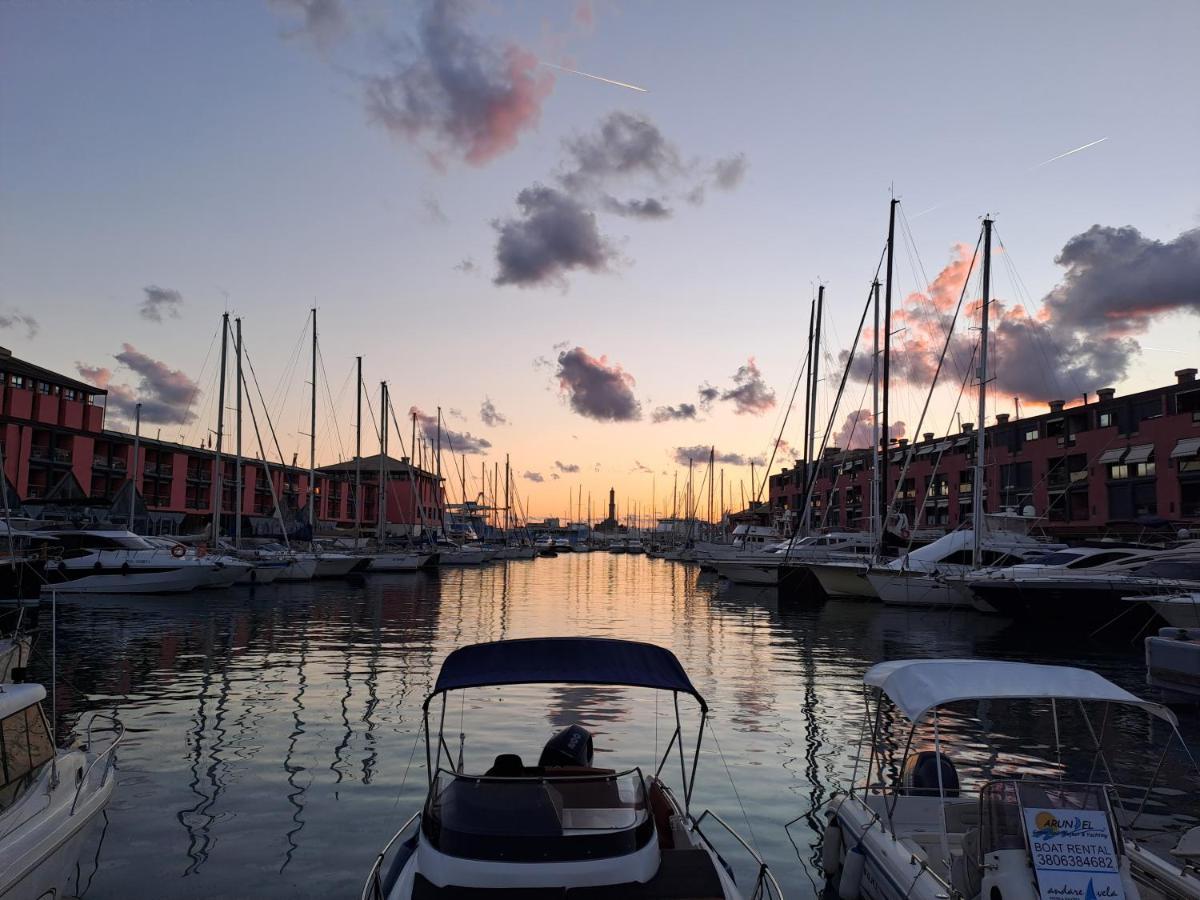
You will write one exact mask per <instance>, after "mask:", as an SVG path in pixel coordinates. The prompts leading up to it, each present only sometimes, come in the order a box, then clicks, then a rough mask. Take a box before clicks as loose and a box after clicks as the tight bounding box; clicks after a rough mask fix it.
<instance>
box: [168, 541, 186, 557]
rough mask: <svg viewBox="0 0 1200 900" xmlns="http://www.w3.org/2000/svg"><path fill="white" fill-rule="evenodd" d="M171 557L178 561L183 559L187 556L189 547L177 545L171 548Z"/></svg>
mask: <svg viewBox="0 0 1200 900" xmlns="http://www.w3.org/2000/svg"><path fill="white" fill-rule="evenodd" d="M171 555H172V556H173V557H175V558H176V559H183V558H184V557H185V556H187V547H185V546H183V544H176V545H175V546H174V547H172V548H171Z"/></svg>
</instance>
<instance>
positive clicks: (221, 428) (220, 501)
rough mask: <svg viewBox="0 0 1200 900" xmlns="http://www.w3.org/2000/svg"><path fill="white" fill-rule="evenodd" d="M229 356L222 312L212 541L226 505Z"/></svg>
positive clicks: (218, 532) (217, 536) (226, 324)
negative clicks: (224, 456)
mask: <svg viewBox="0 0 1200 900" xmlns="http://www.w3.org/2000/svg"><path fill="white" fill-rule="evenodd" d="M228 358H229V313H222V314H221V377H220V379H219V384H218V387H217V455H216V456H214V457H213V478H212V482H213V504H212V508H213V521H212V542H213V546H216V543H217V541H218V540H219V539H220V537H221V507H222V506H223V505H224V501H225V497H224V496H223V495H224V493H225V487H224V479H223V478H222V474H223V473H222V471H221V436H222V435H223V434H224V433H225V369H226V367H227V365H228Z"/></svg>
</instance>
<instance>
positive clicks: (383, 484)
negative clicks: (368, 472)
mask: <svg viewBox="0 0 1200 900" xmlns="http://www.w3.org/2000/svg"><path fill="white" fill-rule="evenodd" d="M387 409H388V386H387V382H386V381H381V382H379V491H378V494H379V499H378V500H377V501H376V506H378V507H379V525H378V529H377V531H376V532H375V535H376V538H375V539H376V540H377V541H378V542H379V543H380V544H382V543H383V542H384V539H385V538H386V537H387V494H388V490H387V449H388V447H387V444H388V421H387Z"/></svg>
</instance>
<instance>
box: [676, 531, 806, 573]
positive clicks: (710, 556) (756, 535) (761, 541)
mask: <svg viewBox="0 0 1200 900" xmlns="http://www.w3.org/2000/svg"><path fill="white" fill-rule="evenodd" d="M787 539H788V535H786V534H783V533H782V532H780V531H779V530H778V529H775V528H769V527H767V526H766V525H738V526H737V527H736V528H734V529H733V534H732V535H731V536H730V542H729V543H728V544H718V543H713V542H711V541H696V542H695V543H694V544H693V545H692V547H691V549H692V552H693V554H694V556H693V558H694V559H695V560H696V561H697V562H699V563H700V564H701V565H702V566H705V567H707V566H710V565H712V564H713V563H715V562H718V561H719V560H722V559H733V558H736V557H738V556H740V555H741V554H743V553H754V552H757V551H760V550H765V549H767V548H768V547H773V546H775V545H777V544H779V543H780V542H783V541H786V540H787Z"/></svg>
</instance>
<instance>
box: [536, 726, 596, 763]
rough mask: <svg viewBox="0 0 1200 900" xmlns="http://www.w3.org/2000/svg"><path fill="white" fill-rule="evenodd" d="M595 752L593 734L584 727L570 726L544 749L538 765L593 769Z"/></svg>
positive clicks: (549, 741) (547, 742)
mask: <svg viewBox="0 0 1200 900" xmlns="http://www.w3.org/2000/svg"><path fill="white" fill-rule="evenodd" d="M594 753H595V750H594V749H593V748H592V734H591V732H590V731H588V730H587V729H586V728H584V727H583V726H582V725H568V726H567V727H566V728H564V729H563V730H562V731H560V732H559V733H558V734H556V735H554V737H552V738H550V740H548V741H546V746H545V747H543V748H542V755H541V757H540V758H539V759H538V765H539V766H541V767H543V768H545V767H547V766H551V767H554V766H584V767H587V768H591V765H592V757H593V755H594Z"/></svg>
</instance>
